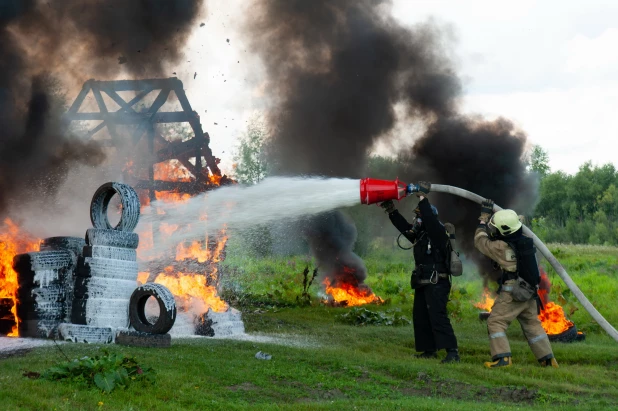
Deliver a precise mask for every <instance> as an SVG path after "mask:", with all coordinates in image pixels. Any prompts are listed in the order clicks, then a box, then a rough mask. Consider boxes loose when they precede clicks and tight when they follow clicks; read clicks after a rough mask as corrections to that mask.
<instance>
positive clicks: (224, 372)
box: [0, 245, 618, 410]
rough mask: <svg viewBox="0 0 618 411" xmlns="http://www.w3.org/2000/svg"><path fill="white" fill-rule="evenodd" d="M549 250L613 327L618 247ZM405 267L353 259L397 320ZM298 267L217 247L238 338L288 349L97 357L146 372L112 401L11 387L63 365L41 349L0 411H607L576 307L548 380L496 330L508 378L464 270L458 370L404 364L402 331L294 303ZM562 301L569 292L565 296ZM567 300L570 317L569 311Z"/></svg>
mask: <svg viewBox="0 0 618 411" xmlns="http://www.w3.org/2000/svg"><path fill="white" fill-rule="evenodd" d="M232 246H233V245H232ZM551 249H552V251H553V252H556V254H557V257H558V258H559V260H560V261H561V262H562V263H563V265H564V266H565V267H566V269H567V271H569V274H571V276H572V277H573V279H574V281H575V282H576V283H577V284H578V285H580V287H581V288H582V290H583V291H584V293H586V295H588V297H589V298H590V299H591V300H592V301H598V308H599V310H600V311H601V312H602V313H603V314H604V315H605V316H606V318H607V319H608V320H609V321H610V322H612V323H613V324H617V322H618V321H616V320H617V313H616V311H617V310H616V309H615V308H613V307H612V304H613V302H614V301H616V299H615V297H616V288H617V287H616V285H617V284H618V279H617V274H616V273H615V271H613V269H612V267H613V266H616V265H617V264H618V263H617V261H616V260H617V258H616V255H617V254H618V253H617V252H618V249H614V248H600V247H575V246H563V245H553V246H552V247H551ZM409 258H410V255H409V252H408V253H406V252H404V251H401V252H399V251H394V250H392V249H390V247H385V246H379V247H376V248H374V249H373V250H372V251H371V254H370V255H369V256H367V257H366V258H365V262H366V264H367V267H368V270H369V278H368V280H367V282H368V283H369V284H370V285H371V286H372V287H373V289H374V291H375V292H376V293H377V294H378V295H380V296H381V297H382V298H385V299H387V301H388V303H387V304H385V305H382V306H367V308H368V309H370V310H373V311H386V310H392V309H401V310H402V312H403V313H404V314H406V315H407V316H409V317H410V316H411V302H412V292H411V290H410V289H409V269H410V260H409ZM306 264H309V267H310V268H312V267H313V265H312V262H311V261H310V260H307V259H306V258H302V257H296V258H285V259H283V258H281V259H263V260H258V259H252V258H248V257H246V256H245V257H243V256H241V255H240V254H238V253H234V250H233V249H230V250H228V260H227V261H226V267H225V271H226V279H225V281H224V286H225V287H226V289H227V292H226V295H227V296H228V297H229V298H230V299H231V300H232V301H235V302H236V303H237V304H238V306H239V307H241V309H242V310H243V318H244V321H245V325H246V328H247V331H248V332H249V333H251V334H256V335H257V334H258V333H259V335H270V336H274V337H276V338H280V339H281V340H283V341H287V342H289V345H283V344H274V343H272V342H270V343H267V342H256V341H230V340H212V339H187V340H174V341H173V344H172V347H171V348H167V349H154V348H153V349H146V348H131V347H123V346H117V345H112V346H108V348H109V350H110V351H111V352H118V353H123V354H127V355H130V356H135V357H136V358H137V360H138V362H139V363H140V365H143V366H146V367H153V368H154V369H155V370H156V372H157V380H156V383H155V384H153V385H148V384H132V385H131V386H129V388H128V389H126V390H115V391H113V392H112V393H111V394H102V393H101V392H100V391H98V390H97V389H94V388H90V389H88V388H84V387H82V386H79V385H74V384H67V383H62V382H50V381H44V380H31V379H28V378H25V377H23V376H22V373H23V372H24V371H36V372H42V371H43V370H45V369H46V368H48V367H50V366H53V365H55V364H57V363H59V362H62V361H63V360H64V357H63V356H62V354H61V353H60V352H59V350H58V349H57V348H55V347H48V348H39V349H36V350H34V351H32V352H30V353H28V354H26V355H25V356H15V357H10V358H8V359H3V360H0V398H2V400H1V401H0V403H1V404H2V405H1V406H0V408H1V409H3V410H4V409H6V410H14V409H50V410H52V409H58V410H76V409H84V410H95V409H96V410H101V409H112V410H150V409H161V410H179V409H204V410H205V409H209V410H210V409H221V410H223V409H225V410H229V409H260V410H262V409H263V410H321V409H325V410H326V409H328V410H331V409H332V410H335V409H337V410H339V409H358V410H375V409H386V410H389V409H393V410H400V409H415V410H416V409H418V410H434V409H444V410H500V409H505V410H510V409H520V410H526V409H530V410H533V409H557V410H558V409H559V410H566V409H574V410H575V409H577V410H587V409H590V410H600V409H603V410H606V409H616V406H615V405H614V404H618V355H617V353H618V349H617V346H616V342H615V341H613V340H612V339H610V338H609V337H608V336H607V335H606V334H605V333H604V332H603V331H602V330H600V329H599V328H598V326H597V327H595V326H594V324H593V323H592V320H591V319H590V318H589V316H588V314H587V313H586V312H585V310H583V309H581V308H580V309H579V310H577V311H575V312H574V314H573V316H572V319H573V320H574V321H575V322H576V324H577V325H578V326H579V327H581V328H583V329H584V331H585V332H586V333H587V338H586V341H584V342H578V343H572V344H559V343H554V344H553V345H552V346H553V349H554V352H555V354H556V357H557V359H558V362H559V363H560V368H559V369H544V368H541V367H539V366H538V364H537V363H536V361H535V359H534V358H533V356H532V353H531V352H530V350H529V348H528V346H527V343H526V342H525V340H524V338H523V336H522V334H521V330H520V329H519V327H518V325H517V324H513V325H512V326H511V327H510V329H509V332H508V334H509V339H510V341H511V345H512V351H513V357H514V365H513V367H511V368H508V369H499V370H487V369H485V368H484V367H483V366H482V363H483V362H484V361H487V360H488V359H489V347H488V341H487V331H486V327H485V323H483V322H480V321H479V320H478V317H477V313H478V310H477V309H475V308H474V307H473V306H472V302H473V301H476V300H478V298H479V295H480V292H481V288H482V285H481V282H480V281H479V280H477V279H475V277H474V273H465V275H464V276H463V277H462V278H459V279H456V280H455V287H454V292H453V295H452V298H453V301H452V302H451V304H452V308H453V309H455V315H454V317H453V326H454V328H455V332H456V334H457V337H458V339H459V344H460V351H461V356H462V362H461V363H460V364H448V365H443V364H439V362H438V361H435V360H418V359H415V358H413V356H412V355H413V353H414V341H413V332H412V327H411V326H403V327H385V326H365V327H355V326H349V325H345V324H343V323H341V322H340V321H339V320H338V318H337V317H338V316H339V315H340V314H342V313H345V312H348V311H349V310H350V309H348V308H332V307H325V306H322V305H321V304H319V301H318V298H317V297H316V298H314V299H313V301H312V305H311V306H300V305H299V304H297V302H296V296H298V295H299V294H300V293H301V292H302V270H303V269H304V267H305V265H306ZM576 267H577V268H576ZM552 282H553V284H554V286H555V287H556V288H558V286H559V285H560V280H559V278H558V277H556V276H555V275H554V276H553V277H552ZM316 292H317V285H316V284H314V285H313V286H312V288H311V293H312V294H313V295H314V296H316ZM562 294H568V293H566V291H564V290H563V291H562ZM565 299H567V300H568V299H569V296H568V295H566V296H565ZM610 299H613V301H609V300H610ZM567 303H568V304H572V305H573V306H575V307H576V308H577V302H576V301H575V302H573V301H571V302H569V301H567ZM603 304H606V305H603ZM602 307H604V308H602ZM61 347H62V350H63V351H64V352H65V353H66V355H68V356H69V357H70V358H80V357H82V356H84V355H89V356H91V355H96V354H97V353H98V352H99V351H98V350H99V349H100V348H101V347H99V346H92V345H83V344H63V345H62V346H61ZM260 350H261V351H264V352H267V353H269V354H271V355H272V356H273V358H272V360H270V361H262V360H258V359H256V358H255V354H256V352H257V351H260ZM101 403H102V404H101ZM99 404H101V405H99Z"/></svg>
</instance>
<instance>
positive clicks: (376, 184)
mask: <svg viewBox="0 0 618 411" xmlns="http://www.w3.org/2000/svg"><path fill="white" fill-rule="evenodd" d="M416 190H418V188H417V187H416V186H415V185H414V184H409V185H408V184H406V183H404V182H403V181H399V179H398V178H397V179H395V181H392V180H377V179H375V178H364V179H362V180H361V181H360V197H361V204H375V203H381V202H383V201H388V200H401V199H402V198H404V197H405V196H407V195H408V194H410V193H413V192H414V191H416Z"/></svg>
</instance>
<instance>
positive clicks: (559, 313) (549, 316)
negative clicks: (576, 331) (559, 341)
mask: <svg viewBox="0 0 618 411" xmlns="http://www.w3.org/2000/svg"><path fill="white" fill-rule="evenodd" d="M539 320H541V325H542V326H543V329H544V330H545V332H546V333H547V334H549V335H556V334H560V333H563V332H565V331H566V330H568V329H569V328H571V327H572V326H573V323H572V322H571V321H569V320H567V319H566V317H565V316H564V310H563V309H562V307H561V306H559V305H558V304H555V303H553V302H549V303H547V304H545V306H544V308H543V310H542V311H541V314H539Z"/></svg>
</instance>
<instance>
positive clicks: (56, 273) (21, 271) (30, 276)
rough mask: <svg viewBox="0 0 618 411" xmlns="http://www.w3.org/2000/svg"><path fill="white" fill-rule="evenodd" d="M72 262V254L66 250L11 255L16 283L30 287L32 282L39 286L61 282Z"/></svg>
mask: <svg viewBox="0 0 618 411" xmlns="http://www.w3.org/2000/svg"><path fill="white" fill-rule="evenodd" d="M73 264H74V254H73V253H71V252H70V251H66V250H56V251H39V252H33V253H25V254H18V255H16V256H15V257H13V269H14V270H15V272H16V273H17V283H18V284H19V286H20V287H23V288H32V284H34V283H37V285H41V286H47V285H50V284H62V283H63V282H64V276H65V275H67V274H69V273H67V272H66V271H67V270H68V269H69V268H70V267H72V266H73ZM37 271H38V272H39V274H38V275H37Z"/></svg>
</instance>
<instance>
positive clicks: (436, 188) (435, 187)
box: [431, 184, 618, 341]
mask: <svg viewBox="0 0 618 411" xmlns="http://www.w3.org/2000/svg"><path fill="white" fill-rule="evenodd" d="M431 191H432V192H436V193H448V194H453V195H456V196H459V197H463V198H465V199H468V200H470V201H474V202H475V203H478V204H481V203H482V202H483V201H485V199H484V198H483V197H481V196H480V195H478V194H474V193H472V192H470V191H467V190H464V189H462V188H458V187H453V186H447V185H442V184H432V185H431ZM499 210H502V208H501V207H499V206H497V205H495V204H494V211H499ZM523 232H524V234H525V235H527V236H528V237H530V238H532V239H533V240H534V245H535V246H536V247H537V248H538V249H539V250H540V251H541V254H543V256H544V257H545V258H546V259H547V261H549V263H550V264H551V266H552V267H553V268H554V270H556V272H557V273H558V275H559V276H560V278H562V280H563V281H564V283H565V284H566V285H567V287H569V290H571V291H572V292H573V294H575V297H577V299H578V300H579V302H580V303H581V304H582V306H583V307H584V308H585V309H586V311H588V313H590V315H591V316H592V318H593V319H594V320H595V321H596V322H597V323H598V324H599V325H600V326H601V327H602V328H603V329H604V330H605V331H607V333H608V334H609V335H610V336H611V337H612V338H613V339H614V340H616V341H618V331H616V329H615V328H614V327H613V326H612V325H611V324H610V323H609V322H608V321H607V320H606V319H605V318H603V316H602V315H601V313H599V312H598V311H597V309H596V308H594V306H593V305H592V303H590V301H588V299H587V298H586V296H585V295H584V293H582V292H581V290H580V289H579V287H578V286H577V284H575V283H574V282H573V280H572V279H571V277H570V276H569V274H568V273H567V272H566V270H565V269H564V267H563V266H562V265H561V264H560V263H559V262H558V260H557V259H556V257H554V255H553V254H552V253H551V251H549V249H548V248H547V246H546V245H545V244H543V242H542V241H541V240H540V239H539V238H538V237H537V236H536V235H535V234H534V233H533V232H532V231H531V230H530V229H529V228H528V227H526V226H525V225H524V226H523Z"/></svg>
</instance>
